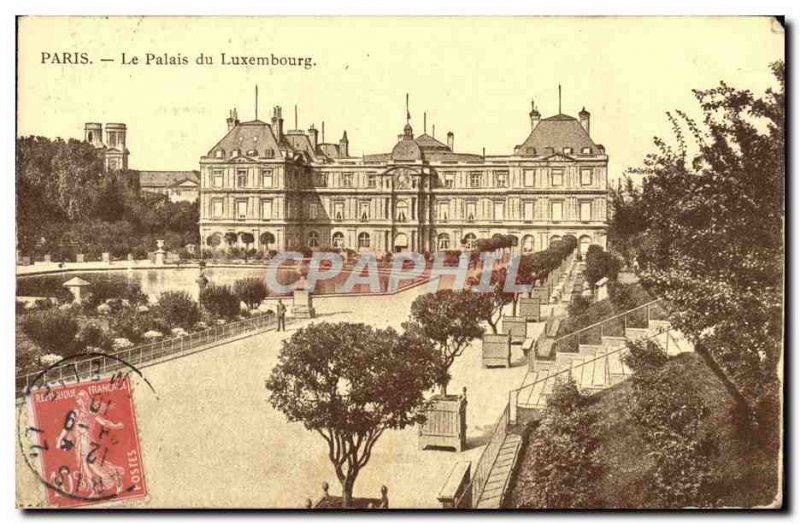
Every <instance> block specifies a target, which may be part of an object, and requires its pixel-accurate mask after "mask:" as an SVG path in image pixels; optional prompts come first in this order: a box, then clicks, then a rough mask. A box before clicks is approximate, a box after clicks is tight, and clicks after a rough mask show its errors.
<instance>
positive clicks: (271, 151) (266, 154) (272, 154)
mask: <svg viewBox="0 0 800 524" xmlns="http://www.w3.org/2000/svg"><path fill="white" fill-rule="evenodd" d="M264 157H265V158H275V150H274V149H267V150H266V151H264Z"/></svg>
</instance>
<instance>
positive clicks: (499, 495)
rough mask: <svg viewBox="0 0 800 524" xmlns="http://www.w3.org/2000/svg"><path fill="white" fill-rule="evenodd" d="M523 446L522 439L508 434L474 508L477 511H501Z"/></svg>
mask: <svg viewBox="0 0 800 524" xmlns="http://www.w3.org/2000/svg"><path fill="white" fill-rule="evenodd" d="M521 446H522V437H521V436H520V435H516V434H514V433H508V434H507V435H506V436H505V438H504V439H503V445H502V446H500V452H499V453H498V454H497V458H496V459H495V461H494V464H493V465H492V468H491V470H490V472H489V478H488V479H487V480H486V485H485V486H484V487H483V491H482V493H481V494H480V496H479V497H478V502H477V504H475V505H474V506H473V507H475V508H477V509H500V504H502V503H503V495H504V494H505V492H506V489H507V488H508V482H509V481H510V480H511V472H512V471H513V469H514V465H515V464H516V463H517V456H518V455H519V448H520V447H521Z"/></svg>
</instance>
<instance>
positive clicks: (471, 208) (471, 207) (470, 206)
mask: <svg viewBox="0 0 800 524" xmlns="http://www.w3.org/2000/svg"><path fill="white" fill-rule="evenodd" d="M477 208H478V205H477V203H475V202H467V220H468V221H469V222H472V221H473V220H475V216H476V214H477V213H476V210H477Z"/></svg>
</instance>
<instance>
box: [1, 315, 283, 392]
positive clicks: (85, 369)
mask: <svg viewBox="0 0 800 524" xmlns="http://www.w3.org/2000/svg"><path fill="white" fill-rule="evenodd" d="M276 323H277V320H276V317H275V315H258V316H255V317H252V318H248V319H245V320H240V321H237V322H231V323H229V324H223V325H219V326H214V327H212V328H208V329H204V330H203V331H197V332H195V333H191V334H189V335H185V336H182V337H171V338H166V339H163V340H160V341H158V342H152V343H150V344H144V345H140V346H133V347H130V348H125V349H118V350H116V351H113V352H110V353H109V354H108V355H87V356H86V358H85V359H69V361H68V362H64V363H63V364H60V365H59V364H56V365H54V366H52V367H50V368H47V370H46V372H45V373H44V374H43V372H42V371H38V372H35V373H28V374H26V375H21V376H18V377H17V383H16V394H17V396H18V397H20V396H22V395H24V394H25V393H26V392H27V391H29V390H30V388H35V387H45V384H47V383H48V382H49V383H51V384H53V383H56V384H59V383H64V382H65V381H68V380H81V379H84V378H89V377H93V376H99V375H104V374H106V373H112V372H115V371H119V370H121V369H123V368H125V367H126V364H129V365H131V366H141V365H145V364H149V363H152V362H156V361H160V360H163V359H166V358H177V357H180V356H184V355H188V354H190V353H194V352H195V351H197V350H198V348H201V347H203V346H206V345H208V344H213V343H215V342H218V341H221V340H225V339H230V338H233V337H236V336H239V335H241V334H243V333H246V332H253V334H255V333H256V332H258V331H260V330H264V329H268V328H270V327H272V326H274V325H276Z"/></svg>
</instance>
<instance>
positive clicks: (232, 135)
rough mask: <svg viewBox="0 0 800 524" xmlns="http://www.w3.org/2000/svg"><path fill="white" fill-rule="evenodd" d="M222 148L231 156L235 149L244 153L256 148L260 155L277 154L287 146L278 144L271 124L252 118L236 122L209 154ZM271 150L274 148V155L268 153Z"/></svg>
mask: <svg viewBox="0 0 800 524" xmlns="http://www.w3.org/2000/svg"><path fill="white" fill-rule="evenodd" d="M220 149H221V150H223V151H224V154H225V157H228V156H230V152H231V151H234V150H238V151H240V154H242V155H247V153H248V151H253V150H255V151H257V152H258V156H273V155H275V156H277V151H279V150H286V149H287V147H286V146H281V145H280V144H278V140H277V139H276V137H275V134H274V133H273V132H272V127H271V126H270V125H269V124H267V123H266V122H262V121H261V120H251V121H249V122H240V123H238V124H236V125H235V126H234V127H233V128H232V129H231V130H230V131H228V133H227V134H226V135H225V136H224V137H222V140H220V141H219V142H217V144H216V145H215V146H214V147H212V148H211V150H209V152H208V155H207V156H215V155H214V153H215V152H216V151H218V150H220ZM269 150H272V152H273V153H272V155H269V154H266V151H269Z"/></svg>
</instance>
